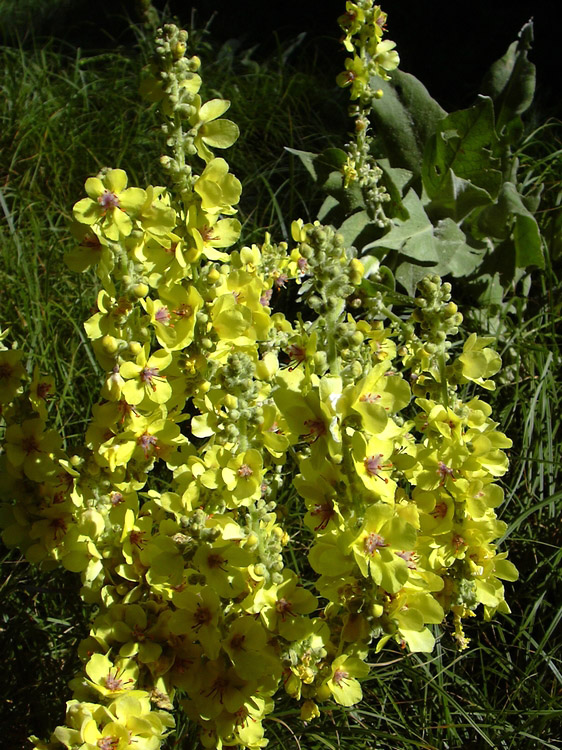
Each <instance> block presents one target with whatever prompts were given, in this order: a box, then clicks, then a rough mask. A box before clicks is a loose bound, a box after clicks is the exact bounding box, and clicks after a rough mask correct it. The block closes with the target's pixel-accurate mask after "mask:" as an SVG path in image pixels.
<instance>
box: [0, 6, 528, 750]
mask: <svg viewBox="0 0 562 750" xmlns="http://www.w3.org/2000/svg"><path fill="white" fill-rule="evenodd" d="M347 6H348V8H347V14H346V20H345V23H346V24H347V28H348V36H347V37H346V47H347V48H348V49H349V48H350V46H353V45H354V42H353V41H351V40H352V39H353V35H355V36H357V35H358V38H360V40H361V45H362V47H361V48H362V50H363V52H364V55H363V53H362V55H358V56H354V58H353V59H351V58H350V60H351V62H350V63H348V64H347V65H346V69H347V74H348V77H350V74H351V73H352V72H353V75H356V76H357V77H360V76H361V75H362V73H361V71H362V70H363V68H362V67H361V66H366V67H367V68H368V66H369V65H371V64H372V61H374V64H375V65H382V66H383V68H385V69H388V67H389V66H391V65H394V64H395V63H396V62H397V58H396V57H395V56H394V54H395V53H394V52H393V50H392V46H393V45H392V43H391V42H385V41H381V37H382V29H383V26H384V23H383V22H381V19H383V20H384V19H385V16H384V14H382V13H381V11H380V9H379V8H378V7H376V6H375V7H373V6H372V4H371V2H362V3H357V4H353V3H348V4H347ZM186 41H187V33H186V32H185V31H180V30H178V29H177V28H176V27H175V26H172V25H168V26H165V27H164V28H163V29H160V30H159V31H158V34H157V38H156V53H155V58H154V63H153V65H152V66H151V68H150V70H149V71H148V73H147V76H146V78H145V81H144V84H143V90H144V93H145V95H146V96H147V97H148V98H149V100H151V101H152V102H155V103H157V105H158V107H159V110H160V112H161V115H162V121H163V130H164V132H165V137H166V144H167V149H168V151H167V153H166V155H164V156H162V158H161V163H162V166H163V168H164V170H165V171H166V173H167V175H168V183H169V187H167V188H165V187H160V186H156V187H155V186H148V187H146V188H139V187H134V186H129V185H128V178H127V175H126V173H125V172H124V171H123V170H121V169H104V170H102V171H101V172H100V173H99V174H98V175H97V176H96V177H91V178H89V179H88V180H87V181H86V186H85V188H86V194H87V197H85V198H83V199H82V200H80V201H79V202H78V203H77V204H76V205H75V206H74V224H73V225H72V232H73V234H74V236H75V238H76V240H77V248H76V250H74V251H73V252H71V253H70V254H69V255H68V257H67V262H68V264H69V265H70V266H71V268H73V269H74V270H76V271H78V272H82V271H85V270H86V269H88V268H90V267H93V268H95V270H96V273H97V275H98V277H99V281H100V284H101V290H100V292H99V294H98V297H97V312H95V313H94V314H93V315H92V317H90V318H89V320H87V321H86V323H85V329H86V332H87V335H88V336H89V338H90V339H91V341H92V346H93V350H94V352H95V355H96V357H97V360H98V362H99V364H100V365H101V367H102V369H103V370H104V371H105V373H106V374H105V377H104V379H103V384H102V388H101V398H100V401H99V403H98V404H97V405H96V406H95V407H94V409H93V414H92V417H91V421H90V423H89V426H88V428H87V431H86V434H85V437H84V441H83V444H82V445H81V446H79V447H78V448H76V449H75V450H74V451H65V450H64V449H63V441H62V439H61V437H60V436H59V435H58V434H57V433H56V431H54V430H52V429H49V427H48V403H49V401H50V400H52V399H53V398H55V397H56V394H55V387H54V382H53V380H52V379H51V378H49V377H44V376H42V375H41V373H40V372H39V370H38V369H37V368H36V369H35V370H34V372H33V376H32V377H29V376H27V375H26V369H25V367H24V357H23V353H22V351H21V350H20V349H17V348H13V347H12V348H9V347H8V346H7V345H6V342H7V334H6V332H5V333H3V334H2V336H1V338H0V347H2V348H1V350H0V402H1V404H2V411H1V416H2V420H3V423H4V427H3V433H4V434H3V452H2V456H1V461H2V477H3V482H2V495H3V498H4V503H3V505H2V510H1V524H2V527H3V529H4V531H3V540H4V542H5V543H6V544H8V545H9V546H14V547H19V548H20V549H21V550H22V552H23V553H24V555H25V557H26V558H27V560H29V561H30V562H32V563H35V564H39V565H41V566H43V567H44V568H52V567H54V566H56V565H62V566H63V567H64V568H66V569H67V570H70V571H74V572H76V573H77V574H79V575H80V577H81V581H82V588H81V593H82V597H83V599H84V601H85V602H87V603H89V604H93V605H95V610H94V611H95V612H96V614H95V617H94V618H93V621H92V623H91V630H90V634H89V636H88V637H87V638H86V639H85V640H84V641H83V642H82V643H81V645H80V648H79V655H80V657H81V659H82V661H83V669H82V671H81V672H80V674H78V675H77V676H76V677H75V679H74V680H72V682H71V686H70V687H71V689H72V691H73V695H72V699H71V700H69V702H68V704H67V714H66V722H65V724H64V725H62V726H59V727H57V728H56V729H55V731H54V733H53V735H52V738H51V740H50V741H49V742H43V741H41V740H39V739H38V738H32V739H33V742H34V744H35V747H36V748H41V749H43V750H46V749H47V748H60V747H66V748H69V750H78V749H80V750H125V749H126V748H129V747H131V746H132V747H135V748H138V750H157V748H159V747H160V745H161V743H162V741H163V739H164V738H165V737H166V735H167V734H168V733H169V732H170V731H172V730H173V726H174V719H173V714H172V710H173V708H174V706H175V708H176V709H177V710H182V711H184V712H185V713H186V714H187V716H188V717H189V719H190V720H191V721H192V722H193V723H194V724H198V725H199V731H200V742H201V745H202V746H203V747H209V748H226V747H240V748H259V747H265V746H266V745H267V739H266V737H265V735H264V727H263V721H264V719H266V718H267V716H268V714H270V713H271V712H272V711H273V709H274V705H275V703H274V700H275V696H276V695H278V694H279V692H282V691H284V692H285V693H286V694H288V695H289V696H290V697H291V698H293V699H294V700H295V701H297V702H299V704H300V706H301V709H300V710H301V718H302V720H303V721H307V722H308V721H312V720H313V719H314V718H315V717H317V716H319V714H320V712H321V711H322V710H323V709H324V708H329V707H330V706H331V705H332V702H333V701H335V702H336V703H337V704H340V705H342V706H352V705H354V704H356V703H357V702H358V701H360V700H361V698H362V690H361V679H362V678H365V677H366V676H367V675H368V673H369V666H368V664H367V663H366V660H367V657H368V654H369V650H370V649H374V650H375V651H380V650H381V649H382V648H384V647H385V646H386V647H387V648H388V647H390V643H389V642H393V643H395V644H398V646H399V647H401V648H404V649H409V650H410V651H416V652H431V650H432V649H433V647H434V643H435V635H434V629H433V628H432V626H433V625H438V624H440V623H442V622H443V621H444V618H445V617H446V616H447V615H448V614H449V613H451V614H452V620H453V626H452V628H451V629H452V632H453V635H454V637H455V638H456V640H457V641H458V644H459V646H460V647H461V648H465V647H466V645H467V642H468V639H467V638H466V636H465V634H464V632H463V628H462V621H463V619H465V618H467V617H472V616H474V614H475V611H476V610H477V608H478V607H479V605H482V606H483V609H484V617H485V618H486V619H489V618H491V617H492V616H493V615H494V614H495V613H496V612H509V608H508V605H507V604H506V602H505V599H504V588H503V584H502V580H510V581H512V580H515V578H516V575H517V574H516V571H515V569H514V567H513V565H512V564H511V563H510V562H508V561H507V560H506V559H505V558H506V555H505V553H499V554H498V553H497V551H496V545H495V540H497V539H498V538H499V537H500V536H501V535H502V533H503V531H504V529H505V524H504V523H502V522H500V521H498V520H497V518H496V513H495V509H496V507H497V506H498V505H499V504H500V503H501V502H502V498H503V493H502V490H501V488H500V487H499V486H498V484H497V483H496V480H497V479H498V478H499V477H501V476H502V475H503V474H504V473H505V472H506V470H507V458H506V456H505V454H504V452H503V449H505V448H509V447H510V445H511V442H510V440H509V439H508V438H506V437H505V436H504V435H503V434H502V433H501V432H499V431H498V430H497V429H496V428H497V422H495V421H493V420H492V418H491V409H490V407H489V406H488V404H487V403H486V402H485V401H483V400H481V399H480V398H478V397H477V396H475V395H471V397H470V398H469V399H468V400H465V399H464V398H463V394H464V393H465V392H466V391H467V390H469V391H470V393H471V394H472V393H474V389H473V385H475V386H480V387H481V388H483V389H485V390H486V389H488V390H490V389H492V388H493V387H494V385H493V381H492V380H490V377H491V376H492V375H493V374H494V373H495V372H497V371H498V369H499V367H500V359H499V357H498V355H497V354H496V353H495V352H494V351H493V350H492V349H491V348H490V346H489V345H490V343H491V341H490V340H489V339H483V338H480V337H477V336H476V335H474V334H473V335H471V336H469V337H468V339H467V340H466V341H465V343H464V346H463V347H462V349H460V348H458V349H457V350H456V351H457V354H456V355H455V354H454V353H453V341H454V340H455V337H457V334H458V332H459V327H460V325H461V322H462V316H461V314H460V313H459V312H458V310H457V308H456V306H455V304H454V302H452V301H451V294H450V292H451V290H450V285H448V284H443V283H442V282H441V280H440V279H439V278H438V277H431V278H427V279H424V281H422V282H421V283H420V284H419V287H418V296H417V297H416V298H415V300H413V312H411V314H410V315H409V317H407V316H403V317H400V316H398V315H397V314H396V313H395V312H393V311H392V310H391V309H390V307H389V306H387V304H386V300H385V298H384V295H381V294H380V293H376V294H375V296H369V295H368V294H367V293H366V291H365V289H364V286H363V285H362V280H363V275H364V269H363V264H362V263H361V261H360V260H359V259H358V258H357V257H356V252H355V250H354V248H350V247H346V246H345V244H344V241H343V238H342V236H341V235H340V234H338V232H337V231H336V230H335V229H334V228H333V227H330V226H322V225H320V224H319V223H318V222H316V223H314V224H305V223H303V222H302V221H300V220H299V221H294V222H293V224H292V243H291V246H289V245H288V243H285V242H281V243H277V242H274V241H273V240H272V238H271V237H269V236H267V235H266V237H265V241H264V242H263V243H262V244H261V246H257V245H252V246H250V247H248V246H240V245H238V247H239V248H240V249H233V247H234V245H235V244H236V243H237V241H238V239H239V236H240V231H241V227H240V223H239V221H238V220H237V219H236V217H235V214H236V205H237V204H238V202H239V199H240V194H241V185H240V182H239V181H238V179H237V178H236V177H235V176H234V175H233V174H232V173H231V172H230V170H229V165H228V163H227V162H226V160H225V159H224V158H223V157H222V156H217V155H216V151H217V150H218V149H225V148H227V147H229V146H231V145H232V144H233V143H234V141H235V140H236V138H237V136H238V128H237V126H236V125H235V124H234V123H233V122H231V121H230V120H228V119H227V118H225V117H224V115H225V113H226V112H227V110H228V107H229V102H228V101H225V100H221V99H211V100H210V101H206V102H203V101H202V99H201V97H200V95H199V93H198V92H199V90H200V86H201V78H200V75H199V67H200V63H199V60H198V59H197V58H196V57H191V58H190V57H186ZM356 57H357V59H358V60H359V62H357V60H356ZM381 61H382V62H381ZM385 66H386V67H385ZM352 90H353V89H352ZM365 91H366V90H365V89H360V94H359V98H360V100H361V97H363V96H367V94H366V93H365ZM357 132H358V133H364V132H365V129H361V128H359V129H358V131H357ZM361 148H363V147H362V146H361V147H360V149H361ZM356 163H358V162H356ZM198 165H199V166H198ZM367 167H369V165H367ZM369 168H370V167H369ZM287 295H293V297H292V298H291V299H293V300H294V298H295V295H297V299H298V301H299V304H298V305H296V307H297V310H298V311H297V312H296V314H295V315H294V316H293V317H292V318H291V317H288V316H287V315H285V314H283V313H282V312H279V311H276V308H277V310H279V308H280V307H282V306H283V304H285V307H291V306H292V307H295V305H294V304H293V305H291V304H289V305H287V304H286V303H284V300H286V298H287ZM466 386H469V388H468V389H467V388H466ZM288 506H289V511H288V512H289V514H290V517H291V518H293V519H294V517H295V516H297V517H298V518H299V519H300V522H299V523H300V531H299V534H298V536H299V539H298V549H297V548H296V547H295V548H292V540H291V538H290V536H289V533H288V532H287V530H286V528H285V527H284V521H285V519H286V515H287V507H288ZM303 548H306V550H307V551H306V560H305V559H302V557H301V558H299V555H301V556H302V554H303V553H302V552H300V550H302V549H303ZM284 550H289V551H291V552H292V554H291V555H290V556H287V555H284ZM288 559H291V560H293V561H294V563H295V567H296V566H297V565H299V566H300V567H302V569H303V570H307V571H309V573H308V574H307V577H306V578H304V577H303V576H301V575H299V570H298V569H296V570H295V569H293V568H291V567H290V566H289V565H288V564H286V561H287V560H288ZM387 644H388V645H387Z"/></svg>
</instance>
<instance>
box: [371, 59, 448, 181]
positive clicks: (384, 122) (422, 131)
mask: <svg viewBox="0 0 562 750" xmlns="http://www.w3.org/2000/svg"><path fill="white" fill-rule="evenodd" d="M371 85H372V86H373V88H375V89H382V91H383V92H384V96H383V97H382V98H381V99H377V100H376V101H375V102H374V103H373V108H372V112H371V118H372V122H373V125H374V129H375V132H376V134H377V136H376V137H377V141H378V142H379V144H380V147H381V150H382V151H383V152H384V153H385V155H386V156H387V157H388V159H389V161H390V164H391V165H392V166H393V167H403V168H405V169H409V170H410V171H411V172H413V173H414V174H415V175H419V174H420V165H421V163H422V157H423V152H424V148H425V144H426V141H427V140H428V138H429V137H430V136H431V135H433V133H435V130H436V128H437V126H438V123H439V122H440V121H441V120H442V119H443V118H444V117H445V116H446V114H447V113H446V112H445V110H444V109H443V108H442V107H441V106H440V105H439V104H438V103H437V102H436V101H435V99H433V98H432V97H431V96H430V94H429V92H428V90H427V89H426V88H425V86H424V85H423V84H422V83H421V82H420V81H418V79H417V78H415V76H413V75H410V74H409V73H404V72H403V71H401V70H393V71H392V72H391V73H390V80H389V81H383V80H382V79H380V78H378V77H377V78H374V79H373V81H371Z"/></svg>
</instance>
